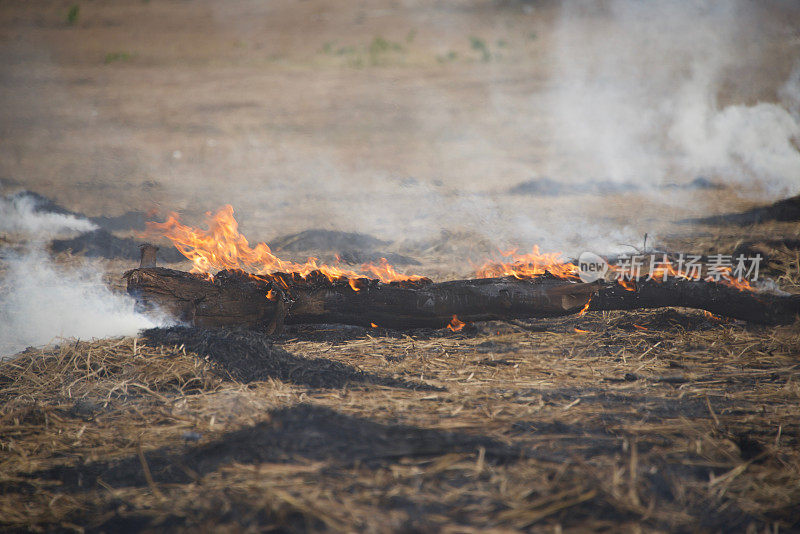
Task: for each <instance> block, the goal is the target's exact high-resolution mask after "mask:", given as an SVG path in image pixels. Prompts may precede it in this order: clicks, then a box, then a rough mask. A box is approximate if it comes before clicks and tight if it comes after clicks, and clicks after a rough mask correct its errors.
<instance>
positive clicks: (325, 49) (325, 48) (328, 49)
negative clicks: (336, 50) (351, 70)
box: [322, 41, 333, 54]
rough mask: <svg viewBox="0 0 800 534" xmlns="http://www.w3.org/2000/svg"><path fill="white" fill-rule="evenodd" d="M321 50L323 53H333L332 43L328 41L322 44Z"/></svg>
mask: <svg viewBox="0 0 800 534" xmlns="http://www.w3.org/2000/svg"><path fill="white" fill-rule="evenodd" d="M322 52H323V53H325V54H331V53H333V43H332V42H330V41H328V42H327V43H325V44H324V45H322Z"/></svg>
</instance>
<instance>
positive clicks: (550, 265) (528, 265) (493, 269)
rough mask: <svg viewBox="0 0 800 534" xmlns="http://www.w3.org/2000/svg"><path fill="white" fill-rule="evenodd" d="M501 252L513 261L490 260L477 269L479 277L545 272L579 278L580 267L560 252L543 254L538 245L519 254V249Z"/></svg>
mask: <svg viewBox="0 0 800 534" xmlns="http://www.w3.org/2000/svg"><path fill="white" fill-rule="evenodd" d="M501 254H502V255H503V256H504V257H506V258H510V260H511V261H507V262H504V261H488V262H486V263H485V264H483V266H481V267H480V268H479V269H478V270H477V276H478V278H496V277H501V276H513V277H515V278H520V279H524V278H532V277H534V276H540V275H542V274H544V273H545V272H549V273H550V274H552V275H554V276H557V277H559V278H567V279H570V280H578V267H577V266H576V265H575V264H573V263H568V262H565V261H564V260H562V259H561V253H560V252H546V253H544V254H542V253H541V252H540V251H539V247H538V246H534V247H533V251H531V252H530V253H528V254H517V250H516V249H514V250H509V251H507V252H502V251H501Z"/></svg>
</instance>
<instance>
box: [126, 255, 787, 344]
mask: <svg viewBox="0 0 800 534" xmlns="http://www.w3.org/2000/svg"><path fill="white" fill-rule="evenodd" d="M126 277H127V280H128V292H129V293H130V294H132V295H133V296H134V297H135V298H136V300H137V307H138V309H139V310H142V311H152V310H155V309H159V310H162V311H164V312H167V313H170V314H171V315H173V316H175V317H177V318H179V319H180V320H183V321H186V322H188V323H192V324H195V325H197V326H202V327H215V326H244V327H249V328H255V329H259V330H265V331H267V332H269V333H272V332H275V331H276V330H279V329H280V327H281V326H282V324H283V323H284V322H286V323H288V324H299V323H341V324H350V325H358V326H365V327H368V326H371V325H373V324H375V325H378V326H381V327H385V328H392V329H398V330H403V329H412V328H444V327H446V326H447V325H448V324H450V323H451V321H452V319H453V316H454V315H455V316H457V317H458V318H459V319H460V320H461V321H467V322H475V321H486V320H495V319H518V318H531V317H558V316H562V315H569V314H573V313H578V312H580V311H581V310H583V309H584V308H586V309H589V310H597V311H599V310H634V309H644V308H661V307H672V306H674V307H684V308H694V309H700V310H706V311H708V312H710V313H713V314H715V315H719V316H723V317H730V318H734V319H741V320H745V321H749V322H754V323H762V324H786V323H790V322H792V321H794V320H795V318H796V317H797V314H798V312H800V296H797V295H791V296H780V295H771V294H764V293H755V292H751V291H740V290H738V289H736V288H733V287H729V286H726V285H722V284H716V283H712V282H705V281H688V280H680V279H673V280H667V281H663V282H656V281H648V282H643V283H639V284H636V286H635V289H633V290H628V289H625V288H624V287H623V286H621V285H619V284H616V283H614V284H607V285H600V284H581V283H575V282H571V281H569V280H565V279H562V278H557V277H554V276H549V275H544V276H539V277H536V278H532V279H528V280H520V279H517V278H513V277H503V278H480V279H474V280H454V281H450V282H441V283H432V282H430V281H429V280H427V279H423V280H418V281H404V282H391V283H382V282H379V281H377V280H369V279H366V278H358V279H350V280H347V279H341V280H334V281H331V280H329V279H328V278H327V277H325V276H324V275H322V274H320V273H318V272H315V273H311V274H310V275H307V276H306V277H301V276H300V275H297V274H285V273H276V274H272V275H266V276H258V275H248V274H246V273H244V272H242V271H221V272H220V273H218V274H217V275H216V276H214V277H213V279H210V278H209V277H206V276H202V275H195V274H190V273H186V272H182V271H175V270H172V269H164V268H160V267H147V268H139V269H134V270H132V271H129V272H128V273H126ZM587 304H588V308H587Z"/></svg>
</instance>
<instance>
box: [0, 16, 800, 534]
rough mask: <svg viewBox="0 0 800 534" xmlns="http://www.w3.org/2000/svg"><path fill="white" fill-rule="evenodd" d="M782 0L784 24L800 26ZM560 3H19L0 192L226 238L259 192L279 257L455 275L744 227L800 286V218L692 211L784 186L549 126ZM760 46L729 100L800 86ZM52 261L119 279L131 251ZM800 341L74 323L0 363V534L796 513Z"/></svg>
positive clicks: (710, 249) (8, 33) (748, 520)
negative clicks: (634, 176)
mask: <svg viewBox="0 0 800 534" xmlns="http://www.w3.org/2000/svg"><path fill="white" fill-rule="evenodd" d="M400 4H402V6H401V5H400ZM770 5H772V4H770ZM774 5H775V8H774V12H771V13H769V14H768V15H763V14H762V16H764V17H765V18H764V21H763V22H764V24H767V25H770V24H778V23H777V22H776V21H782V22H783V23H785V24H786V26H788V27H792V26H794V27H798V25H797V22H798V21H800V14H799V13H798V12H797V10H796V9H793V8H790V7H786V6H785V5H783V4H782V3H780V2H775V3H774ZM76 6H77V9H76ZM586 16H587V17H588V19H589V20H592V21H594V22H592V24H596V27H597V28H598V31H602V30H603V28H606V27H607V26H608V25H613V24H614V21H613V20H610V19H609V15H608V14H607V13H605V12H603V11H602V10H600V11H599V12H598V13H589V14H588V15H586ZM559 17H560V4H559V3H558V2H551V1H541V2H516V1H495V2H467V1H453V2H437V3H427V2H419V3H416V2H392V1H388V0H387V1H385V2H383V1H381V2H379V1H375V2H359V3H354V5H353V7H352V8H349V9H342V8H341V6H340V4H339V3H337V2H331V1H322V0H305V1H302V2H288V1H283V2H269V3H266V2H254V1H253V2H249V1H242V2H205V1H202V2H201V1H199V0H198V1H192V2H186V1H177V0H176V1H159V0H149V1H147V0H144V1H142V0H136V1H130V2H111V1H93V2H80V3H73V2H43V1H41V2H40V1H37V2H21V3H12V2H5V3H1V4H0V64H2V67H0V132H2V133H1V134H0V138H2V140H1V141H0V186H2V188H3V193H4V194H5V193H11V192H14V191H17V190H22V189H26V190H30V191H35V192H37V193H39V194H42V195H45V196H47V197H48V198H51V199H53V200H55V201H57V202H58V203H59V204H60V205H62V206H64V207H65V208H67V209H69V210H72V211H74V212H76V213H81V214H85V215H87V216H91V217H97V216H120V215H123V214H125V213H126V212H134V214H137V215H141V214H145V213H146V214H147V216H148V218H155V219H160V220H163V217H165V216H166V214H167V213H168V212H170V211H177V212H179V213H180V214H181V216H182V217H183V218H184V219H185V220H188V221H190V222H192V223H200V222H201V220H202V214H203V212H205V211H207V210H214V209H217V208H218V207H220V206H221V205H223V204H226V203H231V204H233V205H234V207H235V208H236V216H237V219H238V220H239V221H240V222H241V227H242V230H243V232H244V233H245V234H246V235H247V236H248V237H249V238H251V242H255V241H260V240H264V241H268V242H270V243H272V244H273V245H276V246H275V247H274V248H276V249H279V250H280V251H281V256H282V257H288V258H292V259H296V260H301V259H305V258H306V257H308V256H310V255H314V256H318V257H321V258H323V259H327V260H331V259H333V258H334V256H335V255H340V256H343V254H342V253H346V254H351V255H356V256H357V258H356V260H353V263H358V261H357V260H358V258H360V257H364V255H368V254H377V253H380V254H381V255H393V256H392V257H394V258H396V259H397V263H398V264H399V265H400V267H401V270H403V271H406V272H415V273H419V274H424V275H427V276H430V277H431V278H434V279H436V280H447V279H456V278H463V277H469V276H472V275H473V273H474V267H475V265H476V262H480V261H481V260H482V259H483V258H486V257H490V256H492V255H496V254H497V250H498V248H505V247H508V246H522V247H524V248H525V249H527V248H528V247H530V246H532V245H533V244H535V243H538V244H540V245H542V246H543V247H544V249H545V250H553V248H551V247H557V248H556V250H565V252H566V253H568V254H570V253H572V254H574V253H580V252H581V251H582V250H587V249H590V250H595V251H597V252H610V251H612V250H613V251H618V250H623V249H627V250H630V249H632V248H646V247H648V246H653V244H655V246H657V247H663V248H664V249H667V250H670V251H685V252H692V253H697V254H713V253H718V252H719V253H727V254H731V253H733V252H734V251H735V250H739V249H740V247H742V246H745V245H746V246H748V247H749V248H748V249H747V250H749V251H758V252H761V253H763V254H765V255H766V256H767V257H768V260H767V261H765V264H764V266H763V271H762V277H764V278H770V279H772V280H773V281H774V282H775V285H776V287H778V288H780V289H781V290H783V291H786V292H788V293H794V294H797V293H800V256H798V243H800V241H799V240H800V223H798V222H797V221H796V220H795V221H782V222H781V221H777V222H776V221H762V222H759V223H756V224H747V225H743V226H742V225H732V224H722V225H720V224H684V223H681V222H680V220H681V219H685V218H690V217H701V216H710V215H715V214H720V213H729V212H737V211H741V210H744V209H749V208H751V207H753V206H755V205H759V204H761V203H764V201H765V200H764V199H765V198H767V197H768V196H769V194H768V193H765V192H764V191H762V190H758V189H757V188H755V187H754V188H753V189H752V190H747V191H746V194H743V192H742V187H743V186H741V183H740V182H736V181H733V182H728V181H726V176H725V175H724V173H718V174H714V175H711V176H710V178H709V180H710V181H711V182H712V184H713V187H707V186H705V185H703V184H704V183H705V182H698V183H699V184H700V185H699V186H697V187H695V186H692V185H691V184H692V183H693V182H692V181H693V180H694V179H695V178H697V176H694V175H689V174H676V175H674V176H670V177H668V178H663V177H661V176H659V177H653V182H654V183H655V186H654V189H651V188H640V187H638V186H632V185H631V184H632V183H634V182H631V181H625V180H622V181H608V180H607V178H608V177H607V176H605V175H603V174H602V173H600V174H598V175H594V176H587V177H585V178H580V176H578V175H575V176H573V175H570V171H571V170H574V169H573V168H572V167H571V164H572V163H573V161H572V158H573V156H574V155H573V154H569V153H566V152H564V153H561V152H559V149H556V148H554V147H563V146H564V145H562V144H559V142H558V139H557V135H558V134H557V133H554V132H555V131H556V130H555V129H554V121H555V120H556V119H557V117H556V116H554V115H552V114H551V113H549V109H550V106H551V103H552V100H551V97H552V95H553V92H554V91H555V92H556V93H557V92H558V91H560V90H562V89H564V87H562V86H561V85H559V83H560V82H559V81H558V80H557V79H555V78H553V76H552V74H553V72H554V70H555V69H556V65H555V59H554V51H555V49H556V48H557V44H558V35H557V33H558V31H557V30H558V28H559V27H560V26H559V24H560V23H559ZM769 27H772V26H769ZM753 53H754V54H755V52H753ZM759 53H761V54H763V58H762V59H764V58H766V59H764V60H763V61H754V62H753V63H752V64H753V65H754V66H753V68H752V69H751V70H744V71H742V70H738V71H735V73H734V74H735V75H736V76H738V77H739V78H740V79H750V80H752V83H750V84H749V85H747V88H746V90H745V89H742V87H741V86H736V85H732V86H725V85H724V86H723V88H722V89H721V90H720V93H719V95H717V96H718V98H719V100H720V101H721V102H722V103H725V102H744V103H748V102H750V103H752V102H754V101H756V100H759V99H761V98H765V99H769V98H774V97H775V93H776V87H778V86H779V85H780V83H782V80H785V79H786V78H787V77H788V76H789V73H790V71H791V69H792V65H793V62H794V61H795V60H796V58H797V57H800V40H798V38H797V35H796V32H795V34H792V35H790V36H788V37H787V35H785V34H782V33H780V32H776V33H775V34H774V39H773V40H769V41H765V42H764V43H763V47H762V48H761V49H759ZM554 80H555V81H554ZM795 142H796V140H795ZM598 172H600V171H598ZM603 172H605V171H603ZM562 173H563V174H562ZM548 176H549V177H552V178H553V179H554V180H556V181H557V182H558V183H559V184H561V185H560V186H556V185H553V184H554V182H552V181H551V179H550V178H547V177H548ZM562 176H563V179H562ZM576 176H578V177H576ZM645 181H647V180H646V179H645ZM612 182H613V183H612ZM598 184H599V185H598ZM717 184H721V185H720V187H719V188H717V187H716V186H717ZM695 185H696V184H695ZM548 187H563V188H565V189H564V190H558V191H556V190H547V191H543V190H542V188H548ZM526 188H527V189H526ZM537 188H538V189H537ZM795 193H796V191H795ZM320 229H321V230H330V231H331V233H327V234H326V233H324V232H318V231H317V230H320ZM305 230H314V232H312V233H310V234H301V235H300V236H297V235H295V234H296V233H297V232H302V231H305ZM140 231H141V229H140V228H133V227H131V228H124V229H121V230H117V231H115V232H116V235H118V236H121V237H131V236H136V235H138V233H139V232H140ZM337 232H339V233H337ZM340 232H360V233H363V234H367V235H368V236H373V237H372V238H370V239H372V241H370V243H371V244H370V245H369V246H367V245H363V241H364V240H365V239H367V238H366V237H364V236H361V237H360V238H359V239H361V240H362V242H361V245H359V243H358V242H355V243H354V242H351V241H347V239H350V238H347V236H346V235H345V236H344V237H343V234H341V233H340ZM646 233H647V234H648V235H647V236H645V234H646ZM287 235H288V236H289V237H286V236H287ZM648 240H649V241H648ZM24 241H25V239H24V238H21V237H20V236H18V235H11V234H8V235H6V234H3V236H2V240H0V244H3V245H9V246H11V247H18V248H19V247H23V246H24V245H25V242H24ZM160 244H161V245H162V246H167V243H166V242H161V243H160ZM362 245H363V246H362ZM359 254H361V255H362V256H358V255H359ZM54 258H55V261H56V262H57V263H58V264H59V265H63V266H67V267H69V266H71V265H74V264H76V263H81V262H84V261H88V262H90V263H91V264H92V265H94V266H96V267H97V268H99V269H100V270H102V272H103V273H104V274H105V276H106V279H107V281H108V282H109V284H110V285H111V286H112V287H114V289H115V290H119V291H121V290H122V289H123V282H122V279H121V275H122V273H123V272H124V271H126V270H127V269H130V268H133V267H134V266H135V265H136V261H135V260H130V259H119V258H116V259H113V258H112V259H108V258H105V259H97V258H83V257H82V256H81V255H80V254H71V253H70V252H62V253H60V254H57V255H55V256H54ZM393 261H395V260H393ZM170 266H171V267H175V268H180V269H188V267H189V264H188V262H176V263H171V264H170ZM1 271H2V269H0V274H2V273H1ZM2 289H5V288H2ZM43 305H47V303H43ZM76 309H77V306H76ZM798 354H800V322H797V321H795V322H794V323H793V324H789V325H784V326H763V325H754V324H746V323H743V322H737V321H728V320H725V319H723V318H719V317H715V316H711V315H709V314H704V313H702V312H699V311H694V310H688V309H677V308H669V309H656V310H646V311H645V310H643V311H633V312H588V313H586V314H585V315H582V316H570V317H564V318H556V319H540V320H524V321H522V320H517V321H507V322H506V321H495V322H483V323H476V324H474V325H468V326H467V327H466V328H465V329H464V330H462V331H460V332H451V331H449V330H446V329H443V330H413V331H408V332H398V331H392V330H388V329H384V328H381V327H379V326H378V327H377V328H361V327H350V326H342V325H318V326H312V325H303V326H290V327H288V328H287V330H286V331H285V332H284V333H282V334H281V335H280V336H277V337H270V336H266V335H263V334H261V333H258V332H249V331H243V330H228V331H225V330H200V329H195V328H188V327H171V328H155V329H151V330H146V331H143V332H141V333H140V334H139V335H138V336H133V337H131V336H127V337H118V336H111V337H108V338H104V339H95V340H75V339H67V340H56V341H54V342H53V343H52V344H50V345H47V346H44V347H31V348H28V349H26V350H25V351H23V352H21V353H20V354H19V355H17V356H16V357H14V358H11V359H7V360H3V361H0V451H2V454H0V488H1V489H0V526H1V527H2V528H3V529H5V530H8V531H20V532H23V531H91V532H126V531H164V530H170V531H214V532H218V531H221V532H224V531H230V532H240V531H291V532H305V531H319V530H330V531H346V532H353V531H359V532H362V531H363V532H398V531H402V532H514V531H535V532H557V533H560V532H586V531H597V532H620V531H622V532H628V531H629V532H753V533H756V532H759V533H760V532H792V531H799V530H800V419H798V413H800V362H798Z"/></svg>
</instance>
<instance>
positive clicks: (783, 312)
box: [589, 278, 800, 324]
mask: <svg viewBox="0 0 800 534" xmlns="http://www.w3.org/2000/svg"><path fill="white" fill-rule="evenodd" d="M670 306H674V307H683V308H694V309H698V310H705V311H708V312H710V313H713V314H714V315H719V316H722V317H729V318H732V319H741V320H743V321H748V322H752V323H761V324H788V323H791V322H793V321H794V320H795V319H796V318H797V314H798V312H800V295H774V294H770V293H757V292H753V291H739V290H738V289H736V288H733V287H730V286H727V285H723V284H717V283H713V282H706V281H704V280H697V281H692V280H682V279H679V278H671V279H668V280H666V281H654V280H649V281H645V282H641V283H636V284H635V289H634V290H633V291H629V290H626V289H625V288H624V287H622V286H621V285H619V284H617V283H614V284H609V285H606V286H604V287H603V288H602V289H600V290H599V291H598V292H597V294H596V295H595V296H594V297H593V298H592V302H591V304H589V309H590V310H636V309H643V308H664V307H670Z"/></svg>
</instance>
